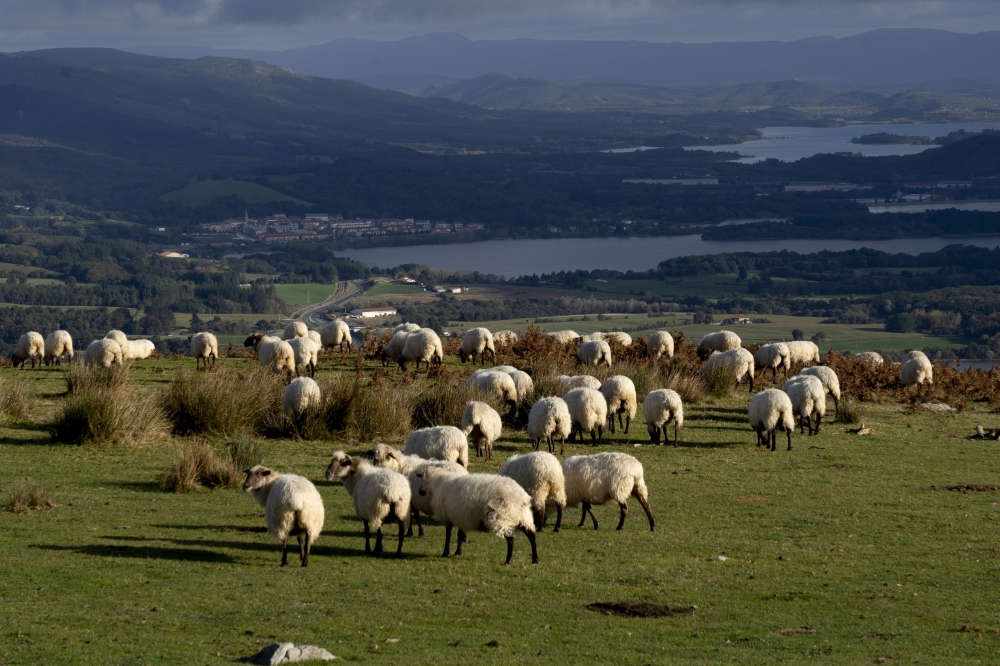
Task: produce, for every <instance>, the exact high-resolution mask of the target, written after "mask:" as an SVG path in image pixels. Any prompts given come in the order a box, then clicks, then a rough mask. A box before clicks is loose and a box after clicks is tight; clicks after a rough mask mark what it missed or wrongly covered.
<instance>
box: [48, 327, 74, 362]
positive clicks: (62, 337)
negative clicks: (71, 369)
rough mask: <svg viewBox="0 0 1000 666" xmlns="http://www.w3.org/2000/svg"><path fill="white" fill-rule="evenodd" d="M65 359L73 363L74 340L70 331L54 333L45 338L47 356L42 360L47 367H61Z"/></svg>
mask: <svg viewBox="0 0 1000 666" xmlns="http://www.w3.org/2000/svg"><path fill="white" fill-rule="evenodd" d="M63 357H65V358H66V359H67V360H68V361H69V362H72V361H73V338H72V337H71V336H70V334H69V332H68V331H61V330H60V331H52V332H51V333H49V335H48V337H47V338H45V355H44V357H43V358H42V360H43V361H44V362H45V365H48V364H49V363H54V364H56V365H59V364H60V361H62V359H63Z"/></svg>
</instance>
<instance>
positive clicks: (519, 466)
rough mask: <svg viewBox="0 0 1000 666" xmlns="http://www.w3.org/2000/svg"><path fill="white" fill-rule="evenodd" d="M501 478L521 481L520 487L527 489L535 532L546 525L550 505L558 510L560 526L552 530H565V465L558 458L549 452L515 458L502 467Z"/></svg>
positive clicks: (518, 483)
mask: <svg viewBox="0 0 1000 666" xmlns="http://www.w3.org/2000/svg"><path fill="white" fill-rule="evenodd" d="M500 476H506V477H509V478H511V479H514V480H515V481H517V485H519V486H521V487H522V488H524V492H526V493H528V496H529V497H531V508H532V509H533V511H534V514H535V531H538V530H540V529H542V527H543V526H544V525H545V519H546V514H547V513H548V511H547V509H548V505H549V504H552V505H554V506H555V507H556V525H555V527H554V528H553V529H552V531H553V532H558V531H559V528H560V527H562V519H563V510H564V509H565V508H566V480H565V479H564V478H563V471H562V465H560V464H559V460H558V459H557V458H556V457H555V456H554V455H552V454H551V453H546V452H545V451H535V452H534V453H526V454H524V455H513V456H511V457H510V458H507V462H505V463H504V464H503V467H501V468H500Z"/></svg>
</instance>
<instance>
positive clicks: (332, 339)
mask: <svg viewBox="0 0 1000 666" xmlns="http://www.w3.org/2000/svg"><path fill="white" fill-rule="evenodd" d="M319 337H320V348H322V349H333V348H334V347H340V351H344V345H347V351H351V342H352V340H351V327H350V326H348V325H347V322H346V321H344V320H343V319H335V320H334V321H331V322H330V323H329V324H327V325H326V326H324V327H323V328H322V330H320V332H319Z"/></svg>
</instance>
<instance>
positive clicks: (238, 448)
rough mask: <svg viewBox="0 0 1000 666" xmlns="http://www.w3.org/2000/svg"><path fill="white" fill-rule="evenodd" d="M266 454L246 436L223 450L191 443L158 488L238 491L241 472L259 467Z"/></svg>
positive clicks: (206, 443)
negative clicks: (232, 489) (234, 489)
mask: <svg viewBox="0 0 1000 666" xmlns="http://www.w3.org/2000/svg"><path fill="white" fill-rule="evenodd" d="M266 452H267V449H266V447H265V445H264V444H263V442H260V441H257V440H254V439H251V438H250V437H248V436H246V435H238V436H237V437H234V438H233V439H232V440H231V441H229V442H228V443H227V444H226V445H225V447H224V448H222V450H219V449H217V448H216V447H213V446H212V445H211V444H209V443H208V442H206V441H204V440H194V441H192V442H189V443H188V444H186V445H185V446H184V447H183V448H182V449H181V450H180V451H179V452H178V454H177V456H176V457H175V458H174V462H173V465H172V466H171V467H170V471H168V472H167V473H166V474H164V476H163V478H162V479H161V481H160V486H161V487H162V488H163V489H164V490H172V491H175V492H185V491H190V490H196V489H198V488H200V487H205V488H238V487H240V485H241V484H242V483H243V478H244V471H245V470H247V469H250V468H251V467H253V466H254V465H260V464H262V463H263V462H264V457H265V455H266Z"/></svg>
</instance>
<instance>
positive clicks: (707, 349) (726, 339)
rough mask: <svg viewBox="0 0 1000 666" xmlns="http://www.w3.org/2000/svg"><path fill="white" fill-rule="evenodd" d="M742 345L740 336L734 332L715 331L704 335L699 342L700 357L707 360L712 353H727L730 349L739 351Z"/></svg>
mask: <svg viewBox="0 0 1000 666" xmlns="http://www.w3.org/2000/svg"><path fill="white" fill-rule="evenodd" d="M742 344H743V341H742V340H740V336H738V335H736V334H735V333H733V332H732V331H715V332H714V333H708V334H706V335H704V336H703V337H702V338H701V340H699V341H698V356H699V357H700V358H702V359H706V358H708V357H709V356H711V355H712V352H727V351H729V350H730V349H738V348H739V347H740V345H742Z"/></svg>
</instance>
